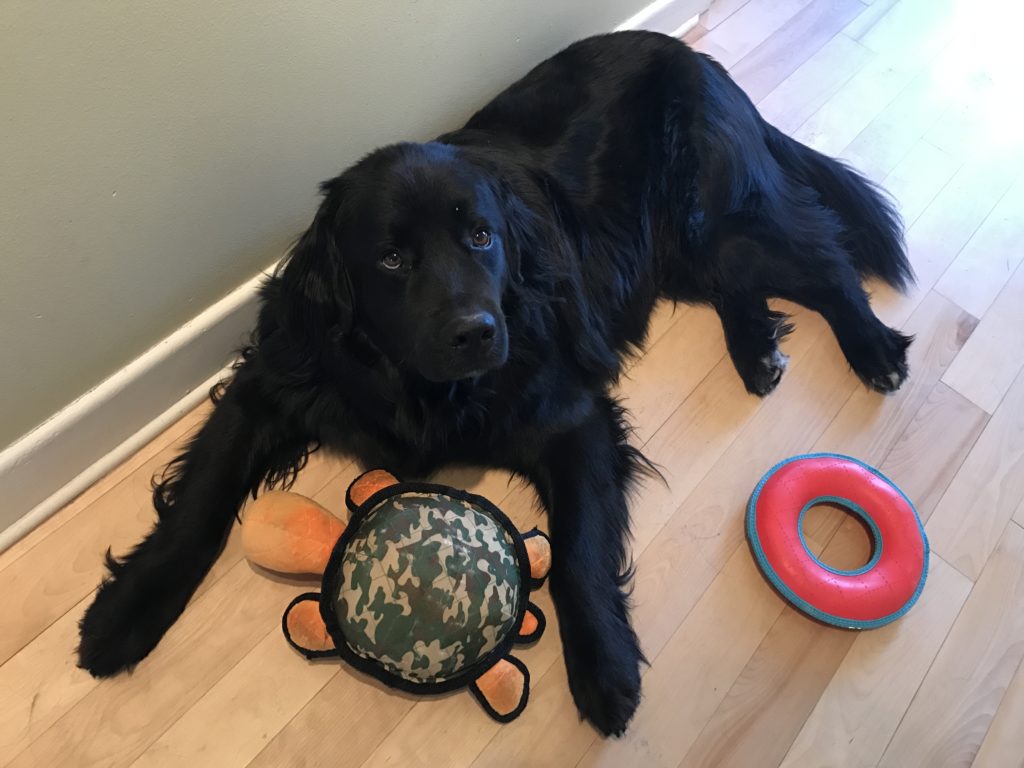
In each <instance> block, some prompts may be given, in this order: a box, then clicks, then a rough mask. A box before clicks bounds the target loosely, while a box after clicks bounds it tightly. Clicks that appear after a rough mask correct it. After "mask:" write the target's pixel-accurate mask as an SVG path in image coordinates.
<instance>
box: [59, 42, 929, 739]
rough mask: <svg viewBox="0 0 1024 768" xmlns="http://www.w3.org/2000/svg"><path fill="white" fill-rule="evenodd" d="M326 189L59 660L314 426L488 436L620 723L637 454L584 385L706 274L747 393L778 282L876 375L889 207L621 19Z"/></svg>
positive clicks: (373, 459) (591, 683)
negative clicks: (870, 280)
mask: <svg viewBox="0 0 1024 768" xmlns="http://www.w3.org/2000/svg"><path fill="white" fill-rule="evenodd" d="M323 189H324V193H325V199H324V201H323V203H322V205H321V206H320V209H319V211H318V212H317V214H316V217H315V218H314V220H313V223H312V225H311V226H310V228H309V230H308V231H307V232H306V233H305V234H304V235H303V236H302V238H301V240H300V241H299V242H298V244H297V245H296V247H295V249H294V251H293V253H292V254H291V256H290V258H289V259H288V261H287V263H286V265H285V266H284V267H283V269H281V270H279V271H278V273H277V274H275V275H274V276H273V277H272V278H270V279H269V280H268V282H267V284H266V286H265V288H264V291H263V307H262V312H261V314H260V318H259V324H258V327H257V328H256V331H255V334H254V337H253V342H252V345H251V346H249V347H247V348H246V349H245V350H244V353H243V358H242V361H241V363H240V364H239V366H238V368H237V370H236V372H235V374H234V377H233V379H232V380H231V381H230V383H228V384H227V385H226V387H225V388H223V389H222V391H220V392H218V395H219V396H218V397H216V398H215V399H216V400H217V406H216V408H215V410H214V412H213V414H212V415H211V416H210V418H209V420H208V421H207V423H206V425H205V426H204V427H203V428H202V429H201V431H200V432H199V433H198V434H197V435H196V436H195V438H194V439H192V441H191V442H190V443H189V445H188V447H187V449H186V450H185V451H184V452H183V453H182V454H181V455H180V456H179V457H178V458H177V459H176V460H175V461H174V462H173V464H172V465H171V467H170V468H169V471H168V474H167V475H166V477H165V479H164V480H163V482H161V483H160V484H159V485H157V487H156V490H155V493H154V503H155V506H156V509H157V511H158V513H159V520H158V522H157V525H156V527H155V528H154V530H153V531H152V533H150V534H149V536H147V537H146V539H145V540H144V541H143V542H142V543H141V544H139V545H138V547H137V548H136V549H135V550H134V551H132V552H131V553H130V554H129V555H128V556H127V557H125V558H124V559H122V560H114V559H113V558H110V557H109V556H108V560H109V566H110V572H111V575H110V578H109V579H107V580H106V581H104V583H103V584H102V586H101V587H100V590H99V593H98V594H97V596H96V600H95V602H94V603H93V605H92V607H91V608H90V609H89V611H88V613H87V614H86V616H85V618H84V619H83V621H82V627H81V633H82V637H81V646H80V648H79V653H80V660H81V665H82V666H83V667H84V668H86V669H87V670H89V671H90V672H92V673H93V674H94V675H97V676H104V675H111V674H114V673H116V672H119V671H121V670H124V669H128V668H130V667H131V666H133V665H134V664H136V663H137V662H138V661H140V660H141V659H142V658H144V657H145V656H146V655H147V654H148V653H149V652H150V651H151V650H153V648H154V647H155V646H156V644H157V642H159V640H160V638H161V637H162V636H163V634H164V632H166V631H167V628H168V627H169V626H170V625H171V624H172V623H173V622H174V621H175V619H177V617H178V616H179V614H180V613H181V612H182V610H183V609H184V608H185V605H186V603H188V601H189V598H190V596H191V595H192V593H193V592H194V590H195V589H196V587H197V586H198V585H199V583H200V581H201V580H202V579H203V577H204V576H205V574H206V573H207V571H208V570H209V568H210V566H211V565H212V563H213V562H214V560H215V559H216V557H217V555H218V553H219V552H220V550H221V548H222V546H223V545H224V541H225V537H226V536H227V534H228V532H229V530H230V528H231V525H232V521H233V519H234V516H235V513H236V511H237V510H238V509H239V507H240V505H241V504H242V502H243V501H244V499H245V496H246V494H249V493H252V494H255V493H256V492H257V489H259V488H260V486H261V485H262V484H263V483H264V482H267V483H269V484H287V483H288V482H289V481H290V480H291V479H293V478H294V476H295V473H296V472H297V471H298V469H299V468H301V466H302V465H303V463H304V460H305V457H306V456H307V454H308V452H309V451H310V450H311V449H312V448H313V447H315V446H323V447H325V448H327V449H330V450H332V451H337V452H340V453H343V454H350V455H353V456H355V457H357V458H358V459H359V460H360V461H361V462H362V463H363V464H365V465H368V466H386V467H389V468H391V469H392V470H394V471H396V472H398V473H399V474H401V475H403V476H416V475H423V474H425V473H429V472H431V471H432V470H434V469H435V468H436V467H438V466H440V465H442V464H446V463H450V462H460V463H471V464H476V465H480V464H485V465H489V466H494V467H503V468H507V469H509V470H512V471H514V472H517V473H519V474H521V475H523V476H525V477H526V478H528V479H529V480H530V481H531V482H533V483H534V485H535V486H536V488H537V490H538V493H539V495H540V498H541V500H542V501H543V503H544V505H545V506H546V508H547V510H548V512H549V514H550V527H551V531H552V536H553V540H554V546H555V556H554V570H553V571H552V575H551V591H552V596H553V598H554V600H555V604H556V606H557V610H558V619H559V625H560V627H561V632H562V642H563V646H564V651H565V663H566V666H567V668H568V673H569V681H570V685H571V687H572V693H573V696H574V698H575V700H576V704H577V706H578V707H579V710H580V712H581V713H582V715H583V716H584V717H586V718H587V719H588V720H590V721H591V722H592V723H593V724H594V725H595V726H597V728H599V729H600V730H601V731H602V732H604V733H606V734H618V733H621V732H622V731H623V730H624V729H625V727H626V725H627V723H628V722H629V720H630V717H631V716H632V714H633V712H634V710H635V709H636V706H637V702H638V699H639V694H640V669H639V667H640V663H641V661H642V656H641V652H640V648H639V646H638V644H637V638H636V636H635V634H634V633H633V630H632V628H631V627H630V623H629V616H628V611H627V597H626V594H625V593H624V587H625V586H626V582H627V581H628V579H629V556H628V553H627V548H626V537H627V533H628V529H629V513H628V508H627V492H628V490H629V487H630V483H631V482H632V481H633V480H634V479H635V477H636V476H637V474H638V472H639V471H641V470H643V469H644V468H645V462H644V460H643V457H642V456H640V454H639V453H638V452H637V451H636V450H635V449H633V448H631V447H630V446H629V443H628V441H627V436H628V433H629V429H628V427H627V426H626V424H625V421H624V413H623V409H622V408H621V407H620V406H619V404H618V403H617V402H616V401H615V400H614V399H613V398H612V397H611V395H610V394H609V388H610V386H611V385H612V383H613V382H614V381H615V380H616V377H617V376H618V374H619V371H620V366H621V363H622V361H623V358H624V357H625V356H626V355H628V354H630V353H631V352H633V351H635V350H636V349H637V348H638V347H639V346H640V345H641V344H642V343H643V341H644V335H645V333H646V330H647V325H648V319H649V316H650V313H651V308H652V306H653V305H654V303H655V301H656V299H658V297H668V298H670V299H674V300H678V301H692V302H707V303H709V304H711V305H712V306H714V307H715V309H716V310H717V311H718V313H719V314H720V316H721V319H722V323H723V325H724V328H725V336H726V340H727V343H728V348H729V352H730V354H731V355H732V359H733V361H734V362H735V364H736V368H737V370H738V371H739V374H740V376H742V378H743V381H744V383H745V384H746V387H747V389H748V390H750V391H751V392H752V393H755V394H757V395H765V394H767V393H768V392H770V391H771V390H772V389H773V388H774V387H775V385H776V384H777V383H778V381H779V378H780V376H781V375H782V372H783V369H784V368H785V364H786V358H785V357H784V356H783V355H782V354H781V353H780V352H779V350H778V343H779V339H780V337H782V336H783V335H785V334H786V333H787V331H788V330H789V326H788V325H787V324H786V322H785V320H786V318H785V317H783V316H781V315H779V314H777V313H774V312H772V311H770V310H769V309H768V307H767V305H766V303H765V301H766V299H767V298H768V297H772V296H777V297H784V298H787V299H790V300H793V301H796V302H799V303H800V304H803V305H805V306H807V307H810V308H812V309H814V310H817V311H818V312H820V313H822V314H823V315H824V316H825V318H826V319H827V320H828V322H829V323H830V324H831V326H832V329H833V330H834V332H835V334H836V337H837V338H838V340H839V343H840V345H841V347H842V349H843V352H844V353H845V354H846V357H847V359H848V360H849V363H850V365H851V367H852V368H853V370H854V371H855V372H856V374H857V375H858V376H860V378H861V379H863V380H864V382H865V383H866V384H867V385H868V386H870V387H872V388H874V389H876V390H878V391H880V392H891V391H893V390H895V389H896V388H897V387H899V386H900V384H901V383H902V382H903V380H904V378H905V377H906V375H907V366H906V360H905V358H906V354H905V353H906V349H907V346H908V344H909V343H910V339H909V338H907V337H905V336H902V335H900V334H899V333H897V332H896V331H894V330H892V329H890V328H887V327H886V326H885V325H883V324H882V323H881V322H880V321H879V320H878V319H877V318H876V317H875V316H874V315H873V314H872V312H871V309H870V307H869V305H868V300H867V297H866V295H865V293H864V291H863V289H862V288H861V278H862V277H864V276H867V275H872V276H875V277H878V278H881V279H882V280H884V281H886V282H888V283H890V284H892V285H894V286H897V287H902V286H904V284H905V283H906V282H907V281H908V280H909V279H910V267H909V265H908V263H907V260H906V257H905V255H904V251H903V246H902V239H901V231H900V223H899V219H898V217H897V215H896V214H895V213H894V211H893V209H892V208H891V207H890V206H889V204H888V203H887V202H885V201H884V200H883V198H882V197H881V196H880V195H879V193H878V192H877V191H876V190H875V189H874V188H872V186H871V185H870V184H869V183H868V182H866V181H865V180H864V179H863V178H862V177H860V176H859V175H857V174H856V173H854V172H852V171H851V170H849V169H848V168H846V167H845V166H843V165H841V164H840V163H837V162H836V161H834V160H831V159H829V158H826V157H824V156H822V155H820V154H818V153H816V152H814V151H812V150H810V149H808V148H806V147H804V146H802V145H800V144H798V143H796V142H795V141H793V140H791V139H789V138H787V137H786V136H784V135H783V134H781V133H780V132H779V131H777V130H776V129H774V128H773V127H771V126H770V125H768V124H766V123H765V122H764V121H763V120H762V119H761V118H760V116H759V115H758V113H757V111H756V110H755V108H754V107H753V105H752V104H751V103H750V101H749V100H748V99H747V97H746V96H745V95H744V94H743V93H742V92H741V91H740V89H739V88H738V87H737V86H736V85H735V84H734V83H733V82H732V81H731V80H730V79H729V77H728V75H727V74H726V73H725V71H724V70H723V69H722V68H721V67H720V66H718V65H717V64H716V63H715V62H714V61H712V60H711V59H709V58H707V57H705V56H702V55H698V54H695V53H694V52H692V51H691V50H690V49H689V48H687V47H686V46H685V45H683V44H682V43H680V42H678V41H676V40H674V39H671V38H669V37H665V36H662V35H657V34H653V33H642V32H629V33H618V34H612V35H604V36H601V37H595V38H592V39H589V40H584V41H582V42H580V43H577V44H575V45H573V46H571V47H569V48H568V49H566V50H565V51H563V52H562V53H560V54H558V55H557V56H555V57H554V58H552V59H550V60H548V61H546V62H544V63H543V64H541V65H540V66H538V67H537V68H536V69H534V70H533V71H532V72H530V73H529V74H528V75H527V76H526V77H525V78H523V79H522V80H520V81H519V82H518V83H516V84H515V85H513V86H512V87H511V88H509V89H508V90H506V91H505V92H504V93H502V94H501V95H500V96H498V97H497V98H496V99H495V100H494V101H492V102H491V103H490V104H488V105H487V106H486V107H484V108H483V109H482V110H481V111H480V112H478V113H477V114H476V115H474V116H473V118H472V119H471V120H470V121H469V123H468V124H467V125H466V126H465V127H464V128H463V129H461V130H458V131H455V132H453V133H450V134H448V135H445V136H442V137H440V138H439V139H438V140H436V141H434V142H431V143H428V144H401V145H397V146H390V147H385V148H384V149H381V150H378V151H377V152H374V153H373V154H371V155H369V156H368V157H366V158H365V159H363V160H362V161H360V162H359V163H357V164H356V165H355V166H354V167H352V168H351V169H349V170H348V171H346V172H345V173H343V174H342V175H341V176H339V177H338V178H336V179H334V180H332V181H330V182H327V183H326V184H324V187H323Z"/></svg>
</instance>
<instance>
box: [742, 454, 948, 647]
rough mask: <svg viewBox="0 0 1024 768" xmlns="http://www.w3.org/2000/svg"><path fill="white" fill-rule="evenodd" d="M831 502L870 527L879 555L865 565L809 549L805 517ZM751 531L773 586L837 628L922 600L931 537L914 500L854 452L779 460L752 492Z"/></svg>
mask: <svg viewBox="0 0 1024 768" xmlns="http://www.w3.org/2000/svg"><path fill="white" fill-rule="evenodd" d="M825 502H827V503H832V504H837V505H839V506H841V507H843V508H844V509H846V510H847V511H848V512H850V513H851V514H854V515H856V516H857V517H859V518H860V519H861V520H863V521H864V523H865V524H866V525H867V527H868V530H869V532H870V534H871V539H872V555H871V559H870V561H869V562H868V563H867V564H866V565H865V566H863V567H862V568H857V569H855V570H849V571H846V570H840V569H836V568H831V567H829V566H828V565H826V564H825V563H823V562H822V561H821V560H819V559H818V558H817V557H816V556H815V555H814V553H812V552H811V550H810V549H809V548H808V546H807V542H806V541H805V540H804V535H803V528H802V525H803V519H804V515H805V514H806V513H807V510H808V509H810V508H811V507H813V506H814V505H815V504H820V503H825ZM746 529H747V539H748V540H749V542H750V548H751V551H752V552H753V554H754V559H755V560H756V561H757V565H758V567H759V568H760V569H761V571H762V573H764V575H765V578H767V579H768V581H769V582H770V583H771V584H772V586H773V587H775V589H776V590H778V592H779V593H780V594H781V595H782V596H783V597H784V598H785V599H786V600H788V601H789V602H790V603H792V604H793V606H794V607H796V608H797V609H798V610H800V611H803V612H804V613H806V614H807V615H808V616H811V617H812V618H815V619H818V620H819V621H823V622H825V623H827V624H832V625H834V626H837V627H843V628H846V629H873V628H875V627H881V626H883V625H885V624H888V623H890V622H892V621H895V620H896V619H898V618H899V617H900V616H902V615H904V614H905V613H906V612H907V611H909V610H910V608H911V607H912V606H913V605H914V603H915V602H917V599H918V598H919V597H920V595H921V590H922V589H923V588H924V582H925V579H926V578H927V575H928V538H927V537H926V536H925V533H924V528H923V527H922V525H921V520H920V518H919V517H918V515H917V510H915V509H914V505H913V504H912V503H911V501H910V499H908V498H907V496H906V494H904V493H903V491H901V490H900V489H899V488H898V487H897V486H896V484H895V483H893V482H892V481H891V480H890V479H889V478H887V477H886V476H885V475H883V474H882V473H881V472H879V471H878V470H877V469H875V468H874V467H871V466H868V465H867V464H865V463H864V462H862V461H859V460H858V459H854V458H852V457H850V456H842V455H840V454H835V453H811V454H805V455H802V456H794V457H792V458H789V459H786V460H785V461H781V462H779V463H778V464H776V465H775V466H774V467H772V468H771V469H770V470H768V473H767V474H765V476H764V477H763V478H761V481H760V482H759V483H758V484H757V487H756V488H755V489H754V492H753V494H751V497H750V503H749V504H748V505H747V517H746Z"/></svg>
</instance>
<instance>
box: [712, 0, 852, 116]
mask: <svg viewBox="0 0 1024 768" xmlns="http://www.w3.org/2000/svg"><path fill="white" fill-rule="evenodd" d="M864 9H865V6H864V4H863V3H861V2H860V0H811V2H810V3H808V4H807V5H806V6H804V7H803V8H801V9H800V10H799V11H798V12H797V13H796V15H794V16H793V18H791V19H790V20H789V21H788V22H786V24H785V25H784V26H783V27H782V28H781V29H780V30H779V31H778V32H776V33H775V34H774V35H772V36H771V37H769V38H768V39H767V40H765V41H764V42H763V43H761V44H760V45H759V46H757V47H756V48H755V49H754V50H752V51H751V52H750V53H748V54H747V55H746V56H744V57H743V58H742V59H740V60H739V61H738V62H737V63H736V64H735V65H734V66H732V67H730V69H729V74H730V75H731V76H732V78H733V79H734V80H735V81H736V82H737V83H739V85H740V87H741V88H742V89H743V90H744V91H746V93H747V95H748V96H749V97H750V98H751V100H752V101H754V102H755V103H756V102H758V101H760V100H761V99H762V98H764V97H765V96H767V95H768V94H769V93H771V92H772V90H774V89H775V87H776V86H778V85H779V83H781V82H782V81H783V80H785V79H786V78H787V77H789V76H790V75H791V74H793V72H794V71H795V70H796V69H797V68H798V67H799V66H800V65H801V64H803V63H804V62H805V61H807V60H808V59H809V58H811V57H812V56H813V55H814V54H815V53H817V52H818V51H819V50H820V49H821V47H822V46H824V45H825V43H827V42H828V41H829V40H831V39H832V38H833V37H835V36H836V34H837V33H838V32H839V30H840V29H842V28H843V27H844V26H845V25H846V24H847V23H848V22H849V21H851V20H852V19H853V18H855V17H856V16H857V15H858V14H860V13H861V12H863V11H864Z"/></svg>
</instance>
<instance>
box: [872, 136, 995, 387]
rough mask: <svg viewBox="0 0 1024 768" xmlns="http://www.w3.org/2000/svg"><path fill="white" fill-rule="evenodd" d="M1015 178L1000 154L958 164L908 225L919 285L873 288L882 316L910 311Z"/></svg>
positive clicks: (893, 318) (896, 318)
mask: <svg viewBox="0 0 1024 768" xmlns="http://www.w3.org/2000/svg"><path fill="white" fill-rule="evenodd" d="M1013 178H1014V170H1013V169H1012V168H1008V167H1007V166H1006V165H1005V163H1003V162H1001V161H1000V160H999V158H997V157H992V156H985V155H981V156H975V157H971V158H969V159H968V160H967V161H965V162H964V163H963V165H961V166H960V168H959V170H958V171H957V172H956V173H955V174H954V175H953V178H952V179H950V181H949V183H948V184H946V186H945V187H943V188H942V190H941V191H940V192H939V194H938V195H936V196H935V199H934V200H932V202H931V204H930V205H929V206H928V207H927V208H926V209H925V211H924V212H923V213H922V214H921V215H920V216H919V217H918V218H917V220H916V221H915V222H914V224H913V226H911V227H910V229H908V230H907V238H906V239H907V252H908V254H909V256H910V262H911V265H912V266H913V268H914V273H915V276H916V279H917V282H916V284H915V285H914V286H912V287H911V288H910V290H909V291H908V292H907V293H906V294H898V293H896V292H894V291H893V290H891V289H889V288H887V287H885V286H879V287H878V288H877V289H876V290H875V291H874V303H873V305H874V306H875V307H877V312H878V314H879V316H880V317H881V318H882V319H883V320H885V321H886V322H889V323H898V322H900V321H901V320H902V319H903V318H906V317H907V316H909V314H910V313H911V312H912V311H913V310H914V308H915V307H916V306H917V305H918V304H919V303H920V302H921V300H922V299H923V297H924V296H925V295H926V294H927V293H928V291H930V290H931V288H932V286H934V285H935V283H936V281H937V280H938V279H939V277H940V276H941V275H942V273H943V272H945V271H946V269H947V267H949V265H950V264H951V263H952V262H953V259H955V258H956V256H957V254H959V253H960V250H961V249H962V248H963V247H964V245H966V244H967V242H968V241H969V240H970V239H971V236H972V235H973V234H974V232H975V231H976V230H977V229H978V227H979V226H981V223H982V222H983V221H984V220H985V219H986V218H987V217H988V215H989V213H990V212H991V210H992V209H993V208H994V207H995V205H996V203H997V202H999V200H1000V199H1001V198H1002V196H1003V194H1004V193H1005V192H1006V190H1007V189H1009V187H1010V184H1011V183H1012V181H1013ZM947 383H949V382H947ZM962 394H963V393H962ZM979 404H980V403H979Z"/></svg>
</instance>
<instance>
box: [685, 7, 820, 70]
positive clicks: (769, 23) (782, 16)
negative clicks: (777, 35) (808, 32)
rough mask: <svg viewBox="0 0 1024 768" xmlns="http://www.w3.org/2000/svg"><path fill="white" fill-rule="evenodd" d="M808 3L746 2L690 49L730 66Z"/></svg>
mask: <svg viewBox="0 0 1024 768" xmlns="http://www.w3.org/2000/svg"><path fill="white" fill-rule="evenodd" d="M809 2H810V0H750V1H749V2H748V3H746V4H745V5H744V6H743V7H742V8H740V9H739V10H737V11H736V12H735V13H733V14H732V15H731V16H729V18H727V19H725V20H724V21H723V22H722V23H721V24H719V25H718V26H717V27H715V28H714V29H710V28H709V29H710V31H709V32H708V33H707V34H706V35H704V37H702V38H701V39H700V40H698V41H697V44H696V45H695V46H694V48H695V49H696V50H698V51H701V52H703V53H706V54H708V55H710V56H713V57H714V58H715V59H717V60H718V62H719V63H721V64H722V66H724V67H731V66H732V65H733V64H735V63H736V62H738V61H739V60H740V59H742V58H743V57H744V56H746V55H747V54H748V53H750V52H751V51H752V50H754V49H755V48H756V47H757V46H758V45H760V44H761V43H762V42H764V41H765V40H766V39H767V38H768V37H769V36H770V35H771V34H772V33H773V32H775V31H776V30H778V29H779V28H780V27H782V25H783V24H785V23H786V22H787V21H789V20H790V19H791V18H793V16H795V15H796V14H797V13H798V12H799V11H800V9H801V8H803V7H804V6H806V5H807V4H808V3H809Z"/></svg>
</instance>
